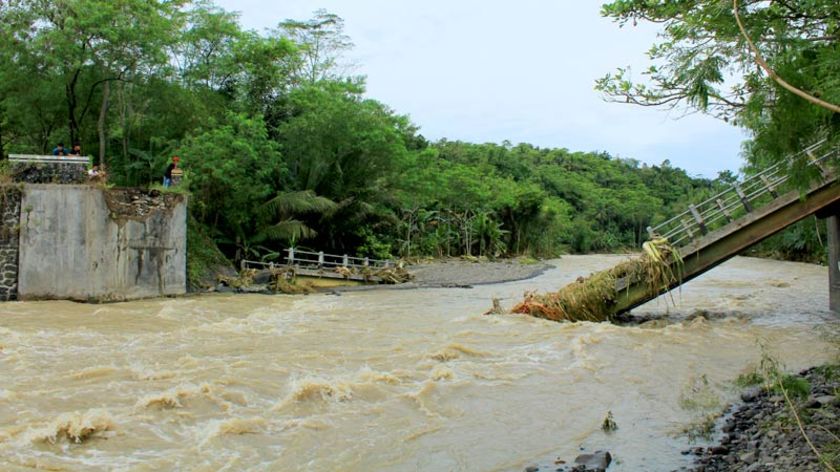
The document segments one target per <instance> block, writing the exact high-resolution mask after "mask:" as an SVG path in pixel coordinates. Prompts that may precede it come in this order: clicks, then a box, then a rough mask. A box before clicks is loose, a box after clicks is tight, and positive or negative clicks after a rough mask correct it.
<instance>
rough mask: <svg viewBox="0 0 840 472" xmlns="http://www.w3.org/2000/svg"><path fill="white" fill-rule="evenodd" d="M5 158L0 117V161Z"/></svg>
mask: <svg viewBox="0 0 840 472" xmlns="http://www.w3.org/2000/svg"><path fill="white" fill-rule="evenodd" d="M5 158H6V149H5V146H3V117H2V116H0V160H3V159H5Z"/></svg>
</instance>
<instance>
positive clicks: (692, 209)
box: [688, 204, 709, 234]
mask: <svg viewBox="0 0 840 472" xmlns="http://www.w3.org/2000/svg"><path fill="white" fill-rule="evenodd" d="M688 210H689V211H690V212H691V216H693V217H694V222H695V223H697V226H699V227H700V232H701V233H703V234H706V233H708V232H709V230H708V229H706V223H705V222H704V221H703V217H702V216H700V212H699V211H697V207H696V206H694V205H693V204H692V205H689V206H688Z"/></svg>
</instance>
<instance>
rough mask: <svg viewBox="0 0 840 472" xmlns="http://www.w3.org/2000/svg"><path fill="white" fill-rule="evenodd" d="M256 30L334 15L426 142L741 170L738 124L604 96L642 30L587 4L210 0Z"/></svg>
mask: <svg viewBox="0 0 840 472" xmlns="http://www.w3.org/2000/svg"><path fill="white" fill-rule="evenodd" d="M216 3H217V4H218V5H220V6H222V7H223V8H224V9H226V10H229V11H238V12H240V14H241V23H242V24H243V26H245V27H246V28H249V29H255V30H257V31H263V30H265V29H267V28H273V27H276V26H277V24H278V23H279V22H281V21H283V20H285V19H296V20H307V19H309V18H311V17H312V13H313V12H314V11H315V10H317V9H319V8H324V9H326V10H327V11H329V12H331V13H335V14H337V15H339V16H340V17H342V18H343V19H344V20H345V31H346V33H347V34H348V35H349V36H350V38H351V39H352V40H353V42H354V43H355V48H354V49H353V51H352V53H351V59H352V60H353V61H354V62H356V63H357V64H358V69H357V72H358V73H359V74H362V75H365V76H366V77H367V86H368V95H369V96H370V97H372V98H375V99H377V100H379V101H381V102H384V103H386V104H387V105H389V106H390V107H391V108H393V109H394V110H396V111H397V112H398V113H401V114H407V115H409V116H411V118H412V120H413V121H414V122H415V123H416V124H418V125H419V126H420V128H421V133H422V134H423V135H424V136H426V137H427V138H428V139H431V140H437V139H440V138H447V139H450V140H463V141H470V142H477V143H482V142H496V143H499V142H501V141H503V140H509V141H511V142H513V143H519V142H527V143H532V144H535V145H538V146H541V147H565V148H568V149H569V150H572V151H607V152H609V153H610V154H612V155H614V156H621V157H628V158H634V159H638V160H640V161H642V162H647V163H650V164H659V163H661V162H662V161H663V160H665V159H669V160H670V161H671V163H672V164H674V165H676V166H679V167H682V168H684V169H686V170H687V171H688V172H689V173H690V174H699V175H704V176H708V177H713V176H715V175H716V174H717V172H718V171H720V170H723V169H730V170H733V171H737V169H738V167H739V166H740V165H741V158H740V156H739V152H740V142H741V141H742V140H743V139H744V135H743V134H742V132H741V131H739V130H738V129H736V128H734V127H732V126H730V125H727V124H725V123H723V122H722V121H718V120H715V119H713V118H711V117H707V116H703V115H698V114H694V115H689V116H686V117H682V118H681V116H682V115H683V114H682V113H677V112H667V111H664V110H654V109H649V108H642V107H635V106H631V105H624V104H615V103H606V102H604V101H603V100H602V98H601V96H600V95H599V94H598V93H597V92H596V91H595V90H594V88H593V86H594V82H595V79H597V78H599V77H601V76H603V75H604V74H606V73H608V72H611V71H613V70H614V69H615V68H616V67H619V66H625V65H636V67H635V70H638V71H641V70H643V69H644V68H646V67H644V65H645V64H646V62H645V56H644V52H645V51H647V49H648V48H649V47H650V46H651V45H652V44H653V42H654V40H655V36H656V30H655V29H654V28H652V27H650V26H646V25H645V26H643V25H640V26H638V27H635V28H634V27H625V28H621V29H620V28H619V27H618V25H617V24H615V23H613V22H612V21H610V20H609V19H605V18H601V16H600V15H599V9H600V5H601V3H602V2H601V1H598V0H576V1H572V0H557V1H549V0H519V1H517V2H511V1H502V0H483V1H479V0H457V1H454V0H424V1H407V0H283V1H274V0H217V2H216Z"/></svg>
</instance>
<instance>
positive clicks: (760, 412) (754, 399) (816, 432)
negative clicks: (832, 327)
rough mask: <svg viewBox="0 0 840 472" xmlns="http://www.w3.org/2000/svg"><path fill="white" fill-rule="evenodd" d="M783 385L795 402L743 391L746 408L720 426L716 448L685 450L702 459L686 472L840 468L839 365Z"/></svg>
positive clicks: (777, 392)
mask: <svg viewBox="0 0 840 472" xmlns="http://www.w3.org/2000/svg"><path fill="white" fill-rule="evenodd" d="M783 383H784V384H785V385H786V389H785V390H786V393H787V396H788V398H790V402H788V400H786V398H785V395H784V394H783V392H782V391H781V389H779V388H775V389H770V390H766V389H760V388H758V387H753V388H752V389H750V390H748V391H746V392H744V393H743V394H742V395H741V400H742V401H743V403H741V404H739V405H737V406H735V407H730V410H728V412H727V413H726V414H725V415H724V417H723V419H722V420H721V421H720V422H721V423H722V426H721V428H720V433H719V434H720V440H719V441H718V442H717V444H715V445H712V446H710V447H697V448H693V449H689V450H687V451H684V453H685V454H694V455H696V456H697V459H696V465H695V466H694V467H693V468H691V469H681V470H691V471H694V472H723V471H729V470H743V471H747V472H771V471H778V472H788V471H790V472H793V471H797V472H807V471H814V472H816V471H823V470H837V469H838V468H840V420H838V418H839V417H840V396H838V395H839V394H840V365H838V364H834V365H827V366H822V367H813V368H810V369H807V370H804V371H802V372H800V373H799V374H798V375H796V376H788V377H785V379H784V381H783ZM794 412H795V413H794ZM800 428H801V429H800ZM803 432H804V434H805V435H807V437H808V440H806V439H805V436H804V435H803ZM809 441H810V444H809ZM815 451H817V452H819V454H820V456H818V455H817V452H815ZM829 466H830V467H832V468H829Z"/></svg>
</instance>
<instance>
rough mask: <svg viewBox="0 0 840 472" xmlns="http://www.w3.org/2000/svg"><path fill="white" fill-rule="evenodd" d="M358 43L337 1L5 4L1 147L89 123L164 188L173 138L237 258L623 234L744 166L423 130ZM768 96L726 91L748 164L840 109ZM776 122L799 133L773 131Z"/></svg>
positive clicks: (805, 228)
mask: <svg viewBox="0 0 840 472" xmlns="http://www.w3.org/2000/svg"><path fill="white" fill-rule="evenodd" d="M794 3H797V2H794ZM808 3H809V4H811V3H819V2H808ZM829 3H830V2H829ZM648 4H649V2H628V1H620V2H613V4H611V5H606V6H605V7H604V8H605V10H604V13H605V14H607V15H612V16H615V17H617V18H619V19H621V21H629V20H633V21H636V20H637V19H638V18H637V17H639V18H644V19H648V18H653V13H660V12H648V11H642V10H643V9H644V8H652V7H647V6H645V5H648ZM673 8H678V7H676V6H675V7H673ZM835 10H836V8H835ZM683 13H684V12H680V11H676V10H675V11H673V12H671V11H669V12H664V13H662V15H665V14H670V15H673V17H674V18H688V17H686V16H684V15H683ZM835 13H836V11H834V13H831V14H835ZM653 19H654V20H656V18H653ZM835 19H836V17H835ZM675 21H677V20H675ZM675 29H676V28H675ZM681 31H683V32H684V31H685V28H683V30H681ZM674 34H676V33H674ZM681 34H685V33H681ZM689 39H690V38H689ZM682 40H683V41H685V40H686V38H684V37H683V38H682ZM673 44H676V42H675V43H673ZM814 44H818V43H814ZM819 44H822V43H819ZM674 47H677V46H674ZM833 47H834V51H835V54H836V49H837V42H835V44H834V46H833ZM350 48H352V42H351V39H350V38H348V37H347V36H346V35H345V34H344V31H343V21H342V19H341V18H339V17H337V16H335V15H332V14H330V13H327V12H325V11H317V12H315V14H314V16H313V18H311V19H308V20H304V21H298V20H287V21H284V22H282V23H280V24H279V25H278V26H277V28H276V29H274V30H272V31H270V32H266V33H259V34H258V33H256V32H254V31H249V30H246V29H243V28H242V27H241V26H240V24H239V22H238V18H237V16H236V15H235V14H232V13H230V12H226V11H224V10H222V9H220V8H218V7H216V6H214V5H213V4H212V2H209V1H197V2H186V1H163V0H118V1H108V0H65V1H61V2H44V1H36V0H21V1H16V2H4V3H2V4H0V64H1V65H0V156H6V155H8V154H9V153H15V152H22V153H48V152H49V151H50V150H51V149H52V147H53V146H54V145H55V144H56V143H58V142H61V141H63V142H65V143H68V142H77V141H78V142H81V143H82V145H83V148H84V150H85V151H86V153H87V154H90V155H92V156H94V160H95V161H96V162H97V163H99V164H100V165H102V166H104V167H105V168H107V171H108V174H109V176H110V183H111V184H113V185H120V186H158V185H159V184H158V182H159V181H160V180H161V176H162V174H163V171H164V169H165V167H166V165H167V163H168V162H169V160H170V158H171V157H172V156H173V155H178V156H180V157H181V163H182V167H183V168H184V170H185V178H184V182H183V183H182V185H181V188H180V189H179V190H180V191H184V190H188V191H189V192H190V193H191V195H192V197H191V205H190V208H191V226H190V227H191V231H193V232H198V233H201V234H203V235H206V236H207V237H209V238H211V239H212V240H213V241H215V242H216V244H217V245H218V246H219V247H220V248H221V249H222V251H223V252H224V253H225V255H226V256H228V257H229V258H230V259H231V260H234V261H236V260H239V259H243V258H249V259H264V260H271V259H272V258H277V257H278V256H279V254H280V251H281V249H282V248H284V247H288V246H289V245H295V246H300V247H307V248H313V249H316V250H324V251H327V252H338V253H351V254H352V253H357V254H360V255H367V256H372V257H389V256H400V257H411V256H427V255H428V256H459V255H474V256H488V257H496V256H513V255H521V254H527V255H532V256H552V255H557V254H561V253H564V252H590V251H617V250H623V249H628V248H633V247H637V246H638V245H639V244H640V243H641V242H642V241H643V240H644V239H645V238H646V230H645V228H646V227H647V226H648V225H650V224H652V223H655V222H656V221H658V220H662V219H663V218H665V217H666V216H667V215H669V214H671V213H673V212H675V211H677V210H681V209H682V208H683V207H684V206H685V204H686V203H687V202H688V201H691V200H697V199H700V198H703V197H704V196H708V195H710V194H711V192H714V191H715V189H718V188H720V186H721V185H725V184H726V183H731V182H732V181H733V180H734V179H735V176H734V175H733V174H731V173H729V172H726V173H722V174H721V175H720V176H719V178H718V179H715V180H710V179H703V178H696V177H691V176H689V175H687V174H686V172H685V171H683V170H681V169H678V168H674V167H672V166H671V165H670V164H669V162H668V161H667V160H665V161H663V162H662V163H661V164H660V165H652V166H651V165H644V164H641V163H639V162H638V161H635V160H633V159H626V158H618V157H615V156H610V155H609V154H607V153H604V152H572V151H569V150H566V149H542V148H538V147H535V146H531V145H528V144H511V143H508V142H504V143H498V144H471V143H464V142H459V141H448V140H441V141H439V142H429V141H427V140H426V139H425V138H424V137H423V136H422V135H421V134H420V132H419V128H418V127H417V125H415V124H414V123H412V122H411V121H410V120H409V118H408V117H406V116H403V115H400V114H399V113H398V112H396V111H394V110H391V109H390V108H389V107H388V106H387V105H385V104H383V103H380V102H378V101H376V100H374V99H371V98H369V97H368V96H366V94H365V81H364V78H363V77H359V76H355V75H352V74H350V73H347V70H348V69H347V68H346V67H345V65H346V64H345V63H344V57H345V54H346V53H347V52H348V51H349V50H350ZM814 48H816V46H814ZM660 50H661V48H660ZM669 54H671V55H673V53H669ZM815 54H817V55H819V54H822V53H821V52H819V51H817V52H815ZM669 57H671V56H669ZM674 60H677V59H674ZM815 60H816V59H815ZM717 64H718V67H722V66H721V65H720V64H719V63H717ZM701 66H702V67H705V69H703V70H701V71H699V72H696V73H694V72H692V74H693V77H694V78H693V79H692V80H694V81H695V82H692V84H689V85H690V86H689V85H683V84H676V85H673V86H674V87H677V88H680V90H683V88H685V89H686V90H689V91H690V92H691V93H687V94H686V95H685V96H683V97H681V99H684V100H687V101H688V102H690V103H691V104H694V105H698V106H701V107H708V108H709V109H710V110H718V111H719V108H714V107H718V102H722V103H724V104H726V103H729V102H730V101H731V100H729V99H727V100H725V101H724V100H723V98H721V97H719V96H718V95H719V94H717V92H715V91H714V89H713V88H711V87H709V86H708V84H705V83H704V82H703V81H712V82H714V78H715V75H714V74H715V71H711V72H710V71H709V70H708V65H702V64H701V65H698V66H697V67H701ZM674 68H675V69H674V71H673V73H675V74H676V66H674ZM835 72H836V71H835ZM826 73H827V74H829V73H831V71H828V72H826ZM704 74H705V75H704ZM838 76H840V74H836V73H835V75H834V78H835V82H836V77H838ZM680 77H682V76H680ZM801 77H802V78H803V81H805V82H808V81H809V80H811V79H810V78H807V77H806V76H805V75H801ZM624 80H625V79H624V77H623V76H608V77H606V78H604V79H602V80H601V81H599V82H598V87H599V88H600V89H601V90H602V92H604V93H605V94H606V95H607V96H608V97H616V96H619V95H622V94H624V95H625V96H624V99H625V101H631V100H630V99H629V97H630V94H632V93H634V91H635V95H634V96H633V100H634V101H636V102H640V101H643V100H645V99H648V100H651V101H655V100H657V99H658V98H661V96H657V95H655V92H652V91H651V90H650V89H639V88H638V87H637V86H635V85H633V84H626V83H624V82H623V81H624ZM668 80H670V79H669V78H667V77H666V78H664V79H662V82H663V83H667V84H674V82H673V80H671V81H668ZM750 80H752V81H753V82H758V81H759V79H758V78H756V77H751V78H750ZM762 83H763V82H762ZM808 83H809V84H810V82H808ZM704 84H705V85H704ZM817 85H819V84H817ZM817 85H815V87H816V86H817ZM767 86H768V87H771V85H767ZM832 86H834V87H835V88H834V89H832V90H834V92H832V93H836V90H837V88H838V87H837V85H836V83H835V84H834V85H832ZM691 87H693V88H691ZM661 93H663V94H665V93H667V92H661ZM758 93H759V92H754V94H758ZM698 94H699V95H698ZM771 95H772V94H769V92H768V93H765V95H763V96H762V97H759V98H753V97H746V98H744V93H742V98H743V99H744V100H748V99H749V100H752V101H751V102H749V103H745V104H743V105H740V104H736V103H735V102H731V103H732V105H731V106H732V107H736V105H737V107H740V108H737V107H736V108H737V109H735V110H734V111H731V115H732V117H736V116H737V121H738V122H739V124H741V125H742V126H748V127H753V128H755V129H754V131H755V132H756V136H757V138H756V140H755V141H754V143H753V145H752V146H751V147H750V149H751V150H753V151H756V152H751V153H750V154H749V156H748V157H749V159H750V160H749V165H748V166H747V168H746V171H747V172H749V171H750V170H751V168H755V167H760V165H761V164H765V162H762V161H760V160H759V159H757V158H756V157H755V156H758V155H759V153H758V152H757V150H762V149H765V150H766V149H770V148H772V149H773V150H774V153H770V154H767V153H764V154H761V155H770V156H771V159H772V157H773V156H776V155H781V153H780V152H776V151H778V150H781V151H786V150H790V149H795V148H796V146H797V145H799V144H801V143H802V142H807V140H809V139H812V138H813V135H814V134H815V133H816V132H817V131H818V129H817V128H819V129H823V128H824V127H825V126H837V124H836V123H835V121H837V119H836V114H835V115H833V116H832V115H831V114H827V113H821V112H819V111H814V110H810V109H808V110H806V111H802V110H799V108H805V107H804V106H801V107H800V106H799V105H795V106H794V105H790V106H791V107H793V108H794V109H795V110H793V111H791V112H790V113H794V112H796V113H800V112H801V113H805V114H806V115H807V118H808V120H806V119H805V118H803V119H802V120H800V121H797V122H796V123H786V122H784V123H776V122H775V121H773V120H776V119H777V118H776V117H775V115H773V114H775V113H780V111H779V110H780V108H781V107H780V106H777V105H774V106H773V107H772V109H771V111H770V112H769V115H768V114H767V113H765V114H762V113H760V112H761V110H762V109H761V108H760V107H759V105H756V104H755V103H754V102H755V101H757V100H760V99H763V100H770V99H771V98H773V99H775V100H776V101H777V102H778V101H781V100H783V98H782V97H781V96H772V97H771ZM732 100H734V99H732ZM721 106H723V105H721ZM797 107H799V108H797ZM797 110H798V111H797ZM721 113H723V112H721ZM724 114H725V113H724ZM797 116H798V115H797ZM726 118H727V119H729V118H730V115H727V116H726ZM832 120H834V121H832ZM797 126H798V127H797ZM782 127H785V128H784V129H785V130H788V131H790V133H793V134H791V135H785V136H780V133H781V131H780V130H782ZM751 129H752V128H751ZM768 130H769V131H768ZM773 133H775V134H773ZM773 140H776V142H779V141H783V142H784V146H782V147H779V146H774V145H771V144H768V143H772V142H774V141H773ZM821 245H822V237H821V236H820V234H819V229H818V227H817V225H816V224H815V221H814V220H808V221H806V222H804V223H802V224H800V225H797V226H796V227H794V228H793V229H791V230H789V231H788V232H786V233H785V234H783V235H781V236H779V237H777V238H776V239H774V240H773V241H771V242H770V243H767V244H765V245H764V246H763V247H762V248H761V251H763V252H764V253H773V254H775V255H779V256H782V257H793V258H799V259H814V258H816V259H819V258H821V257H822V256H821V254H822V253H824V249H823V248H822V246H821Z"/></svg>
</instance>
